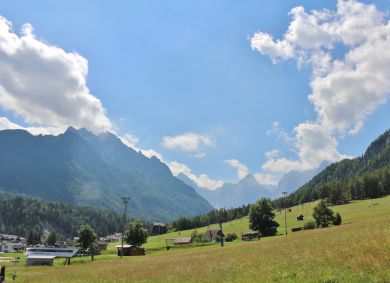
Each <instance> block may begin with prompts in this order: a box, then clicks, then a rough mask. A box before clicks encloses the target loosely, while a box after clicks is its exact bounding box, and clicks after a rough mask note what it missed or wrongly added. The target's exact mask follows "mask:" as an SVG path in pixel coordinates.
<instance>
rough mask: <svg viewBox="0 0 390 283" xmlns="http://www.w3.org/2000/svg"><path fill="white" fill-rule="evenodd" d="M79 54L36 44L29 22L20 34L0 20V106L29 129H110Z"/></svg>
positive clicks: (7, 22)
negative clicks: (89, 87)
mask: <svg viewBox="0 0 390 283" xmlns="http://www.w3.org/2000/svg"><path fill="white" fill-rule="evenodd" d="M87 74H88V62H87V60H86V59H85V58H84V57H82V56H81V55H79V54H77V53H74V52H66V51H65V50H63V49H61V48H59V47H56V46H53V45H50V44H48V43H45V42H43V41H40V40H39V39H37V38H36V36H35V35H34V32H33V28H32V26H31V25H30V24H25V25H23V27H22V31H21V33H20V35H18V34H16V33H14V32H13V30H12V25H11V23H10V22H9V21H8V20H7V19H5V18H4V17H1V16H0V107H2V108H3V109H4V110H6V111H10V112H12V113H14V114H15V115H17V116H19V117H21V118H22V119H23V120H24V121H25V122H26V123H28V124H30V125H39V126H42V127H49V128H66V127H68V126H69V125H73V126H75V127H77V128H81V127H86V128H88V129H90V130H91V131H93V132H95V133H100V132H103V131H107V130H111V129H112V124H111V122H110V120H109V118H108V117H107V115H106V111H105V109H104V108H103V106H102V103H101V101H100V100H99V99H98V98H96V97H95V96H93V95H92V94H91V93H90V92H89V89H88V87H87V85H86V77H87Z"/></svg>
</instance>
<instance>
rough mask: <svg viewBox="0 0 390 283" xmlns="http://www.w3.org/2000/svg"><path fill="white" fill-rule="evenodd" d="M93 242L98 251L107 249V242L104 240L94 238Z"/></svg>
mask: <svg viewBox="0 0 390 283" xmlns="http://www.w3.org/2000/svg"><path fill="white" fill-rule="evenodd" d="M95 243H96V245H97V246H98V248H99V250H100V251H106V250H107V245H108V243H107V242H106V241H100V240H96V241H95Z"/></svg>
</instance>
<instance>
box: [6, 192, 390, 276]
mask: <svg viewBox="0 0 390 283" xmlns="http://www.w3.org/2000/svg"><path fill="white" fill-rule="evenodd" d="M313 206H314V203H311V204H310V206H309V204H308V205H307V206H306V205H305V206H298V207H293V208H292V212H290V213H288V219H287V222H288V224H289V225H288V226H289V228H291V227H298V226H300V225H302V223H301V222H300V221H297V220H296V219H295V217H296V216H297V215H299V214H303V215H305V216H306V219H309V218H310V215H311V209H312V207H313ZM332 209H333V210H334V211H338V212H339V213H340V214H341V215H342V216H343V220H344V225H341V226H337V227H330V228H323V229H315V230H309V231H301V232H296V233H289V235H288V236H287V237H285V236H282V235H281V236H275V237H269V238H264V239H261V240H260V241H253V242H242V241H236V242H233V243H227V245H226V246H225V247H224V248H220V247H219V245H218V244H215V245H208V246H200V247H193V248H176V249H171V250H170V251H166V250H164V245H165V240H164V239H165V238H166V237H170V236H177V235H178V232H175V233H170V234H168V235H163V236H157V237H150V238H149V240H148V243H147V244H146V245H145V248H146V249H147V256H145V257H130V258H124V259H123V260H120V259H117V256H115V255H114V254H113V252H114V250H113V249H112V247H113V246H114V244H112V245H111V247H110V248H109V251H108V252H107V253H106V254H104V255H102V256H100V259H99V257H98V260H96V261H95V262H93V263H90V262H89V259H88V258H83V259H81V260H78V261H82V262H84V264H73V265H71V266H63V265H61V263H62V262H63V261H58V262H57V263H56V266H54V267H29V268H27V267H24V266H22V264H20V265H19V266H12V264H8V265H9V269H8V272H12V271H13V270H15V271H16V272H17V274H18V281H19V282H389V281H390V197H385V198H380V199H373V200H370V201H369V200H364V201H356V202H353V203H350V204H346V205H340V206H336V207H333V208H332ZM282 219H284V214H283V213H280V214H279V213H277V221H278V222H279V223H280V224H281V227H280V228H282V229H279V230H280V232H282V231H284V226H283V224H284V223H283V221H282ZM247 225H248V222H247V219H246V218H244V219H240V220H236V221H232V222H231V224H230V223H225V224H224V231H225V233H229V232H233V231H234V232H236V233H240V232H241V231H246V230H248V229H247V227H248V226H247ZM205 229H206V228H202V229H198V231H204V230H205ZM289 231H291V230H290V229H289ZM190 234H191V231H182V232H180V235H181V236H185V235H190Z"/></svg>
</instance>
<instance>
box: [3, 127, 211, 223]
mask: <svg viewBox="0 0 390 283" xmlns="http://www.w3.org/2000/svg"><path fill="white" fill-rule="evenodd" d="M0 156H1V158H0V172H1V174H0V190H3V191H6V192H11V193H17V194H25V195H29V196H35V197H39V198H42V199H45V200H51V201H56V202H62V203H69V204H77V205H79V204H82V205H91V206H95V207H100V208H105V209H109V210H115V211H118V212H122V211H123V203H122V196H130V197H131V201H130V203H129V206H128V211H129V217H137V218H142V219H146V220H157V219H159V220H162V221H168V220H172V219H174V218H176V217H179V216H192V215H197V214H201V213H206V212H208V211H209V210H210V209H212V207H211V206H210V204H209V203H208V202H207V201H206V200H205V199H203V198H202V197H201V196H199V195H198V194H197V193H196V192H195V190H194V189H193V188H191V187H190V186H188V185H186V184H184V183H183V182H182V181H180V180H178V179H177V178H175V177H173V175H172V173H171V171H170V170H169V168H168V167H167V166H166V165H165V164H164V163H162V162H161V161H160V160H159V159H157V158H155V157H152V158H147V157H145V156H144V155H142V154H141V153H138V152H136V151H134V150H133V149H131V148H129V147H127V146H125V145H124V144H123V143H122V142H121V141H120V140H119V139H118V138H117V137H116V136H115V135H113V134H111V133H104V134H100V135H94V134H93V133H91V132H89V131H87V130H85V129H80V130H76V129H74V128H72V127H70V128H68V130H67V131H66V132H65V133H63V134H61V135H58V136H50V135H47V136H42V135H39V136H33V135H31V134H30V133H28V132H27V131H24V130H4V131H0Z"/></svg>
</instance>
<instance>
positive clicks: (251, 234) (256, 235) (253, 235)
mask: <svg viewBox="0 0 390 283" xmlns="http://www.w3.org/2000/svg"><path fill="white" fill-rule="evenodd" d="M260 237H261V233H260V232H259V231H248V232H244V233H241V239H242V240H243V241H252V240H253V239H259V240H260Z"/></svg>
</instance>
